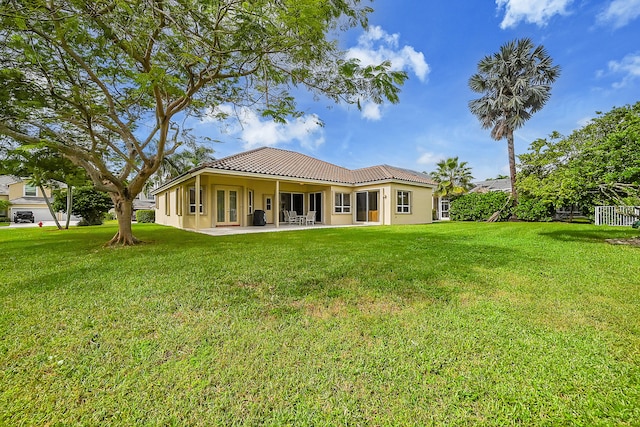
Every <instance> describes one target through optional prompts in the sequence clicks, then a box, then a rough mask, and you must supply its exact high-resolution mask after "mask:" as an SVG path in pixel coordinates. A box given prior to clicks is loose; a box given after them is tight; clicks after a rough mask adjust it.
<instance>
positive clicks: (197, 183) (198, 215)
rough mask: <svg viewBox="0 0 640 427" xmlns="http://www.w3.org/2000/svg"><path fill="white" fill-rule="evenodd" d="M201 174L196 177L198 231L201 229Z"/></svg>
mask: <svg viewBox="0 0 640 427" xmlns="http://www.w3.org/2000/svg"><path fill="white" fill-rule="evenodd" d="M200 202H201V200H200V174H198V175H196V212H195V213H196V230H199V229H200Z"/></svg>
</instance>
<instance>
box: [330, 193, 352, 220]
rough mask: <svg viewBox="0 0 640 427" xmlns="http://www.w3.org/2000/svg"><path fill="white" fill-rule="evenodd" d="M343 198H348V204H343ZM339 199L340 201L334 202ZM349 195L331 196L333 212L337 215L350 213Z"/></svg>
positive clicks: (336, 194)
mask: <svg viewBox="0 0 640 427" xmlns="http://www.w3.org/2000/svg"><path fill="white" fill-rule="evenodd" d="M345 196H347V198H348V201H347V202H348V204H346V203H345ZM336 198H339V199H340V200H336ZM351 198H352V197H351V193H341V192H337V191H336V192H335V193H334V196H333V212H334V213H337V214H350V213H351Z"/></svg>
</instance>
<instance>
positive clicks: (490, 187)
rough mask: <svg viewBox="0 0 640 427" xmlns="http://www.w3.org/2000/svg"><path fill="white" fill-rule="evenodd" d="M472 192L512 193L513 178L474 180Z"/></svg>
mask: <svg viewBox="0 0 640 427" xmlns="http://www.w3.org/2000/svg"><path fill="white" fill-rule="evenodd" d="M473 185H475V187H473V188H472V189H471V190H470V191H469V192H470V193H488V192H490V191H502V192H503V193H511V179H510V178H500V179H487V180H486V181H477V182H474V183H473Z"/></svg>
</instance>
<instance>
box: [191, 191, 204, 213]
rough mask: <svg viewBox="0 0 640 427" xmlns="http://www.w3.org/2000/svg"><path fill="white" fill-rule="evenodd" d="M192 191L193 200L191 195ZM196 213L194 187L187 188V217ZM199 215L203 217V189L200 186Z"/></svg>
mask: <svg viewBox="0 0 640 427" xmlns="http://www.w3.org/2000/svg"><path fill="white" fill-rule="evenodd" d="M192 190H193V199H191V194H192ZM195 213H196V186H195V185H192V186H190V187H189V215H195ZM200 214H201V215H204V187H203V186H200Z"/></svg>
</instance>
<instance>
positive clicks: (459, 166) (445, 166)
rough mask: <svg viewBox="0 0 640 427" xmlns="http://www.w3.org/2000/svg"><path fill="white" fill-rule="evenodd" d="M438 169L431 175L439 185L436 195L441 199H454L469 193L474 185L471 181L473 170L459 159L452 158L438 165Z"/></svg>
mask: <svg viewBox="0 0 640 427" xmlns="http://www.w3.org/2000/svg"><path fill="white" fill-rule="evenodd" d="M436 166H438V169H437V170H435V171H433V172H431V173H430V174H429V175H431V177H432V178H433V179H434V180H435V181H436V182H437V183H438V188H437V189H436V192H435V195H436V196H439V197H452V196H458V195H460V194H464V193H466V192H467V191H469V190H470V189H471V188H472V187H473V184H471V180H472V179H473V176H472V175H471V168H470V167H469V166H467V162H458V158H457V157H450V158H448V159H446V160H441V161H439V162H438V163H436Z"/></svg>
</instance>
